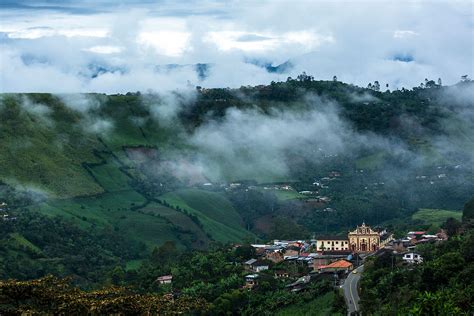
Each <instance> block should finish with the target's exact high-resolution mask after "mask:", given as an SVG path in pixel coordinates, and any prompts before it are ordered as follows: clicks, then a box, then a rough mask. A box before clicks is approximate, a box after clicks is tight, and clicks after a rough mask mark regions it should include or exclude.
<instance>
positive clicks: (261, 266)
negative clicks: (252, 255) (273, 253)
mask: <svg viewBox="0 0 474 316" xmlns="http://www.w3.org/2000/svg"><path fill="white" fill-rule="evenodd" d="M244 265H245V268H246V269H247V270H250V271H255V272H261V271H264V270H268V268H269V266H268V264H266V263H265V262H262V261H259V260H257V259H250V260H247V261H245V262H244Z"/></svg>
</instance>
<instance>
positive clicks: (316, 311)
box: [276, 292, 342, 316]
mask: <svg viewBox="0 0 474 316" xmlns="http://www.w3.org/2000/svg"><path fill="white" fill-rule="evenodd" d="M333 300H334V293H333V292H328V293H326V294H324V295H322V296H319V297H317V298H315V299H314V300H312V301H310V302H302V303H299V304H293V305H290V306H288V307H285V308H283V309H281V310H279V311H278V312H277V313H276V315H277V316H294V315H298V316H330V315H341V316H342V314H337V313H333V312H332V310H331V305H332V301H333Z"/></svg>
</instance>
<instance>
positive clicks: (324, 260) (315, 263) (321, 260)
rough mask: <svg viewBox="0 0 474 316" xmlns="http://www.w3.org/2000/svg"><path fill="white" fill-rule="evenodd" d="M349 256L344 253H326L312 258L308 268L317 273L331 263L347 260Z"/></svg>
mask: <svg viewBox="0 0 474 316" xmlns="http://www.w3.org/2000/svg"><path fill="white" fill-rule="evenodd" d="M349 255H350V253H346V252H340V253H339V252H338V253H336V252H332V253H329V254H327V253H326V252H325V253H323V254H321V255H318V256H315V257H312V260H311V263H308V266H309V267H310V268H312V269H313V270H314V271H318V270H319V269H320V268H321V267H323V266H326V265H328V264H330V263H331V262H334V261H337V260H340V259H347V257H348V256H349Z"/></svg>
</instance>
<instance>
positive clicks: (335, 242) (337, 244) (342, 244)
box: [316, 236, 349, 251]
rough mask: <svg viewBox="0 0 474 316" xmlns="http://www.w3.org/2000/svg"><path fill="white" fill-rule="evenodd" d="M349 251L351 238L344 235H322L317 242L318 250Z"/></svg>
mask: <svg viewBox="0 0 474 316" xmlns="http://www.w3.org/2000/svg"><path fill="white" fill-rule="evenodd" d="M325 250H332V251H345V250H346V251H347V250H349V240H348V239H347V237H342V236H320V237H319V238H318V239H317V242H316V251H325Z"/></svg>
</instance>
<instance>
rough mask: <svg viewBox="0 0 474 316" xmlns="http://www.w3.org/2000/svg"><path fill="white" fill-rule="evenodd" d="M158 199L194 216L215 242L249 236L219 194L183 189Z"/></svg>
mask: <svg viewBox="0 0 474 316" xmlns="http://www.w3.org/2000/svg"><path fill="white" fill-rule="evenodd" d="M159 198H160V199H161V200H164V201H166V202H167V203H169V204H170V205H173V206H174V207H176V206H178V207H180V208H181V209H184V210H186V211H188V212H189V213H191V214H194V215H196V216H197V217H198V219H199V221H200V222H201V223H202V224H203V226H204V231H205V232H206V233H208V234H210V235H211V236H212V238H213V239H215V240H217V241H221V242H230V241H238V240H242V239H244V238H246V237H249V236H250V234H249V233H248V232H247V231H246V230H245V229H244V228H243V227H242V218H241V217H240V215H239V214H238V212H237V211H236V210H235V209H234V208H233V206H232V205H231V204H230V202H229V201H228V200H227V199H226V198H225V197H223V196H222V195H221V194H218V193H214V192H208V191H204V190H197V189H184V190H178V191H175V192H171V193H166V194H164V195H162V196H160V197H159Z"/></svg>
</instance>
